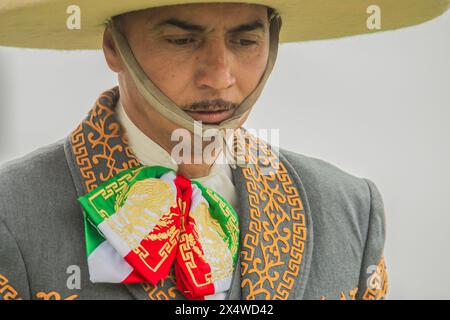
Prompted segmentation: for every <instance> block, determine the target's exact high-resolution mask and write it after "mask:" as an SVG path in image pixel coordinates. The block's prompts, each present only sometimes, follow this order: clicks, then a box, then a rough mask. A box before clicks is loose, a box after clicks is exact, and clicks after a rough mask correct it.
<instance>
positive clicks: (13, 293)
mask: <svg viewBox="0 0 450 320" xmlns="http://www.w3.org/2000/svg"><path fill="white" fill-rule="evenodd" d="M0 299H1V300H22V298H20V297H19V295H18V293H17V290H16V289H14V287H13V286H12V285H11V284H10V283H9V280H8V278H7V277H6V276H4V275H3V274H0Z"/></svg>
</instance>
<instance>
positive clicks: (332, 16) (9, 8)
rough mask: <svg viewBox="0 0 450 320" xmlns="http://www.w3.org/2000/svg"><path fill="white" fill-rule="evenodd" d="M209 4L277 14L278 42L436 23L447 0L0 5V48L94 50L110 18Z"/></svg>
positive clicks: (67, 0)
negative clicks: (76, 16)
mask: <svg viewBox="0 0 450 320" xmlns="http://www.w3.org/2000/svg"><path fill="white" fill-rule="evenodd" d="M214 2H221V3H228V2H240V3H242V2H244V3H255V4H261V5H266V6H269V7H272V8H274V9H276V11H277V12H278V13H279V15H280V16H281V18H282V21H283V27H282V30H281V34H280V42H297V41H306V40H319V39H329V38H339V37H345V36H351V35H356V34H363V33H372V32H378V31H386V30H392V29H398V28H402V27H407V26H411V25H415V24H419V23H422V22H425V21H427V20H430V19H432V18H434V17H437V16H439V15H441V14H442V13H444V12H445V11H446V10H447V9H448V8H449V6H450V0H243V1H242V0H241V1H239V0H237V1H236V0H219V1H217V0H194V1H192V0H95V1H94V0H77V1H73V0H2V1H1V2H0V45H3V46H14V47H28V48H49V49H99V48H100V47H101V39H102V34H103V31H104V27H105V23H106V21H107V20H108V19H109V18H110V17H112V16H115V15H119V14H122V13H125V12H130V11H136V10H141V9H146V8H151V7H158V6H165V5H175V4H187V3H214ZM72 5H77V6H78V7H79V8H80V10H81V29H79V30H78V29H74V30H69V29H68V28H67V27H66V20H67V18H68V16H69V13H68V12H70V11H68V8H70V6H72ZM372 5H376V6H378V8H379V9H380V13H381V28H380V29H374V30H370V29H369V28H368V27H367V23H366V22H367V19H368V17H369V15H370V14H369V13H368V12H370V11H368V8H369V7H370V6H372ZM69 10H70V9H69Z"/></svg>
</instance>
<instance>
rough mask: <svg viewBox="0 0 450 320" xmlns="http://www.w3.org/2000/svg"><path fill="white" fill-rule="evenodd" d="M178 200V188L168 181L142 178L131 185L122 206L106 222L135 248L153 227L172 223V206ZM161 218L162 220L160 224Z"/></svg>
mask: <svg viewBox="0 0 450 320" xmlns="http://www.w3.org/2000/svg"><path fill="white" fill-rule="evenodd" d="M175 199H176V194H175V191H174V190H172V188H171V186H170V184H169V183H168V182H166V181H164V180H160V179H145V180H141V181H138V182H136V183H135V184H133V185H132V186H131V188H130V190H129V191H128V192H127V196H126V200H125V203H124V204H123V206H122V208H120V209H119V211H118V212H117V213H116V214H115V215H113V216H111V217H109V218H108V219H107V220H106V221H105V222H106V223H107V224H108V225H109V226H110V227H111V228H112V229H113V230H114V231H115V232H116V233H117V234H118V235H120V237H121V239H122V240H124V241H125V242H126V243H127V244H128V246H129V247H130V248H132V249H134V248H137V247H138V246H139V243H140V242H141V239H143V238H146V237H147V235H148V232H149V230H152V229H153V228H154V227H155V226H156V225H160V226H161V227H163V226H164V225H167V224H168V222H169V221H168V220H170V219H169V216H172V214H171V213H170V212H169V209H170V208H172V207H175V206H176V200H175ZM142 208H145V210H144V211H142ZM160 219H161V222H162V223H158V222H159V220H160ZM155 229H156V228H155ZM173 234H174V232H172V235H173Z"/></svg>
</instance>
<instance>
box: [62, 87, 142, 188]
mask: <svg viewBox="0 0 450 320" xmlns="http://www.w3.org/2000/svg"><path fill="white" fill-rule="evenodd" d="M118 98H119V88H118V87H114V88H112V89H111V90H108V91H106V92H104V93H102V95H101V96H100V98H99V99H98V100H97V102H96V104H95V106H94V108H93V109H92V110H91V111H90V112H89V114H88V116H87V118H86V119H85V120H84V121H83V122H82V123H81V124H80V125H79V126H78V127H77V128H76V129H75V131H74V132H73V133H72V137H71V140H72V141H71V142H72V150H73V153H74V155H75V162H76V164H77V165H78V167H79V168H80V172H81V176H82V177H83V179H84V184H85V188H86V191H87V192H90V191H92V190H94V189H95V188H96V187H98V185H99V184H101V183H102V182H105V181H107V180H109V179H111V178H112V177H113V176H115V175H116V174H118V173H120V172H121V171H122V170H126V169H130V168H133V167H135V166H137V165H139V162H138V161H137V159H136V157H135V156H134V155H133V153H132V152H131V150H130V148H129V146H128V143H127V140H126V136H125V134H124V133H123V132H122V129H121V127H120V124H119V123H118V122H117V120H116V118H115V115H114V106H115V105H116V103H117V100H118ZM86 133H87V134H86ZM118 159H121V160H122V161H121V162H118V161H117V160H118ZM94 167H95V168H96V169H97V170H100V169H102V168H106V171H103V172H98V173H96V172H95V170H94Z"/></svg>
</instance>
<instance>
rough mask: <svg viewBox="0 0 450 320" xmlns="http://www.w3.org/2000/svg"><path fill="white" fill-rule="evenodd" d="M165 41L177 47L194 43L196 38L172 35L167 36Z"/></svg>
mask: <svg viewBox="0 0 450 320" xmlns="http://www.w3.org/2000/svg"><path fill="white" fill-rule="evenodd" d="M166 41H167V42H168V43H170V44H173V45H175V46H178V47H186V46H189V45H193V44H195V43H196V41H197V40H196V39H194V38H192V37H174V38H167V39H166Z"/></svg>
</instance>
